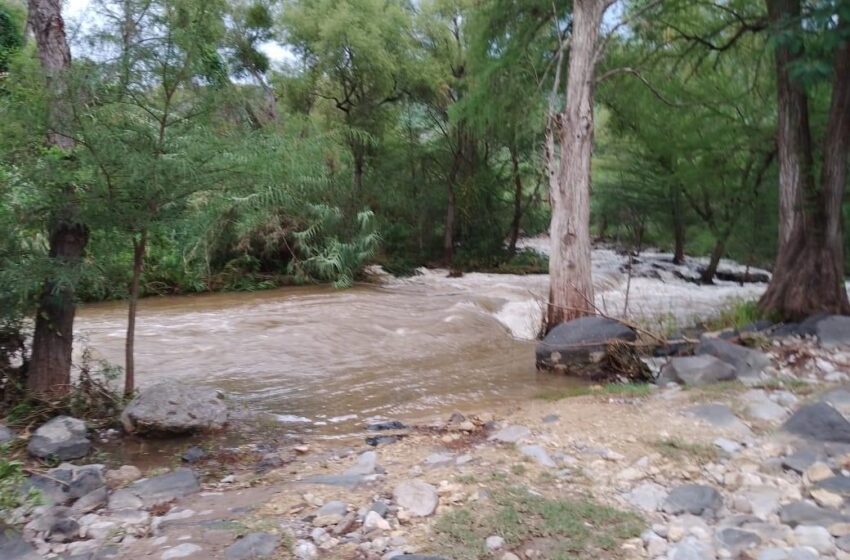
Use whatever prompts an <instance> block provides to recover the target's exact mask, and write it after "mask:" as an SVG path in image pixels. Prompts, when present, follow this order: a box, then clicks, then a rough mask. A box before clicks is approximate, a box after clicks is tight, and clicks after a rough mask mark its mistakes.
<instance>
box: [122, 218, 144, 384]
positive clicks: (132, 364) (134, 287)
mask: <svg viewBox="0 0 850 560" xmlns="http://www.w3.org/2000/svg"><path fill="white" fill-rule="evenodd" d="M147 241H148V231H147V229H143V230H142V232H141V233H140V234H139V237H138V238H137V237H135V236H133V276H132V278H131V279H130V303H129V305H128V311H127V338H126V339H125V343H124V395H125V396H127V397H130V396H132V395H133V391H135V390H136V361H135V347H136V311H137V309H138V307H139V285H140V284H141V278H142V272H143V271H144V267H145V250H146V247H147Z"/></svg>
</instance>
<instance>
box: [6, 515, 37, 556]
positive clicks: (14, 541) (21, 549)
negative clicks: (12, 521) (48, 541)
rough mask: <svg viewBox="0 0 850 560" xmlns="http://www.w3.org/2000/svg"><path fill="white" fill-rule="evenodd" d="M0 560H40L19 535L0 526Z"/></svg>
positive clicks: (33, 549)
mask: <svg viewBox="0 0 850 560" xmlns="http://www.w3.org/2000/svg"><path fill="white" fill-rule="evenodd" d="M0 558H2V559H3V560H42V558H43V557H42V556H41V555H40V554H38V552H36V550H35V548H33V547H32V545H30V544H29V543H28V542H27V541H25V540H24V538H23V537H22V536H21V534H20V533H18V532H17V531H15V530H13V529H12V528H10V527H6V526H4V525H3V524H0Z"/></svg>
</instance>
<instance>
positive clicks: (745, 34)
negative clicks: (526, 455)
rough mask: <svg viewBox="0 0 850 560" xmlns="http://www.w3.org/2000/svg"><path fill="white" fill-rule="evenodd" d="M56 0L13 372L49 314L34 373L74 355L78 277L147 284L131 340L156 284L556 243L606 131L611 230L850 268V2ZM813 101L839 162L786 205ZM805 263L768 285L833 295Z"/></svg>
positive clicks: (816, 127) (602, 227) (453, 261)
mask: <svg viewBox="0 0 850 560" xmlns="http://www.w3.org/2000/svg"><path fill="white" fill-rule="evenodd" d="M51 4H56V3H55V2H54V3H51V2H44V1H39V0H30V1H29V3H28V8H29V20H30V22H31V25H30V28H31V29H32V31H33V33H32V35H33V36H32V37H30V38H27V37H26V36H25V35H26V34H25V29H24V27H25V26H24V22H25V20H26V19H27V6H24V5H23V4H22V3H21V2H19V1H18V0H0V76H2V78H0V123H2V135H0V144H2V152H0V156H2V157H0V370H3V369H4V368H6V366H8V361H9V357H10V356H11V355H14V354H16V353H19V352H23V353H24V354H25V355H27V352H26V351H24V350H23V348H24V343H25V341H26V340H27V336H26V325H27V324H28V322H27V321H26V319H27V318H31V317H33V316H35V318H36V320H35V325H34V331H35V333H34V342H33V352H32V371H33V372H35V374H34V377H35V378H38V377H39V376H40V375H41V373H40V372H43V371H48V370H56V369H63V367H64V366H63V360H65V361H67V360H69V358H68V357H67V356H70V354H69V348H70V340H71V336H70V335H71V333H72V324H73V308H74V302H76V301H94V300H104V299H121V298H126V299H128V300H129V302H130V310H131V311H130V321H129V328H128V339H129V341H132V333H133V323H134V310H135V305H136V301H137V300H138V298H139V297H141V296H145V295H153V294H170V293H189V292H200V291H209V290H251V289H260V288H266V287H271V286H275V285H279V284H281V283H287V282H307V281H321V282H334V283H335V284H336V285H338V286H347V285H350V284H351V283H352V282H354V281H355V280H356V279H357V278H358V276H359V275H360V274H361V273H362V270H363V268H364V266H365V265H366V264H368V263H371V262H377V263H380V264H383V265H384V266H385V267H386V268H387V269H389V270H390V271H393V272H399V273H403V272H408V271H411V270H412V269H413V268H415V267H416V266H420V265H427V264H443V265H447V266H451V267H454V268H460V269H469V268H478V269H491V270H492V269H495V270H507V271H510V270H529V269H531V270H534V269H535V268H538V269H539V268H540V267H541V265H542V264H544V263H540V262H538V261H536V260H535V259H534V258H532V257H530V256H529V255H527V254H522V253H517V251H516V243H517V239H518V237H519V236H520V234H521V233H526V234H535V233H538V232H543V231H546V230H547V228H548V227H549V222H550V213H551V212H550V205H549V202H550V201H551V202H552V205H553V207H555V208H556V209H558V211H557V212H554V218H555V219H554V220H553V221H552V224H553V228H556V227H557V228H561V227H565V228H567V229H565V230H561V229H558V231H567V230H569V227H575V226H576V224H575V222H570V220H569V219H566V218H565V216H566V215H565V214H563V213H564V212H565V211H567V212H570V211H573V210H571V208H573V207H575V208H578V209H580V208H581V207H582V205H584V204H586V203H587V200H586V198H587V197H586V196H585V195H587V194H589V193H590V176H591V172H590V151H589V150H590V146H591V140H593V139H595V142H593V166H592V177H593V185H594V186H593V191H592V196H590V200H589V206H590V211H591V218H590V224H592V231H593V233H594V235H595V236H597V237H600V238H604V239H609V240H614V241H616V242H618V243H620V244H622V245H625V246H628V247H634V248H637V249H639V248H641V247H645V246H648V245H654V246H660V247H662V248H669V249H670V250H671V251H674V253H675V255H676V258H678V259H681V258H682V257H683V255H684V254H685V253H692V254H694V253H696V254H706V255H711V256H712V261H711V262H712V264H711V266H709V267H708V268H707V269H706V271H705V274H704V281H706V282H711V281H712V278H713V275H714V272H715V268H716V264H717V260H718V259H719V258H720V257H721V256H725V255H729V256H731V257H734V258H737V259H739V260H741V261H744V262H746V263H748V264H753V265H761V266H770V265H771V264H772V263H773V262H774V260H775V259H776V258H777V248H778V247H781V248H782V250H781V251H780V252H779V257H780V258H779V260H778V261H777V263H778V264H779V266H780V268H782V267H787V266H788V264H787V263H789V262H791V261H792V260H793V259H795V258H798V259H799V257H800V255H801V254H802V255H808V254H812V255H815V256H816V257H817V258H818V259H820V260H817V261H813V262H814V263H815V264H817V263H819V262H820V263H822V262H832V261H834V260H836V259H837V261H838V265H836V266H832V267H831V270H832V273H831V274H832V276H824V278H825V280H824V284H823V286H821V288H823V287H824V286H826V288H824V289H825V290H826V291H827V292H829V290H832V289H833V285H836V278H840V277H843V266H844V265H845V263H844V255H842V254H841V249H842V246H843V245H844V244H846V233H845V232H844V231H843V230H842V229H841V228H840V227H839V226H838V224H840V217H841V213H842V212H843V213H847V209H848V205H847V204H846V203H845V202H844V198H843V190H844V183H846V169H844V170H843V171H841V162H842V161H843V162H844V163H843V165H844V168H846V153H845V154H844V157H843V160H842V158H841V157H839V156H840V153H839V156H833V155H831V154H833V152H834V150H835V149H837V150H838V151H839V152H841V150H844V151H845V152H846V150H847V145H846V142H845V141H844V138H845V137H848V136H850V133H848V132H847V130H850V124H847V123H845V122H844V120H842V119H844V117H843V116H842V115H843V114H844V113H846V111H845V112H842V110H841V109H842V108H841V103H846V102H848V100H847V99H844V98H843V97H842V95H844V94H843V91H844V89H846V88H843V86H842V84H843V82H842V80H845V79H850V78H848V76H850V74H848V68H850V61H846V60H844V58H850V56H848V55H847V54H846V53H847V52H850V48H848V47H847V41H848V35H850V33H848V22H850V2H848V1H847V0H817V1H812V2H804V3H802V4H801V3H800V2H796V3H795V2H793V1H791V2H790V3H789V2H784V1H779V0H770V1H768V2H766V3H765V4H762V3H761V2H756V1H754V0H732V1H729V2H723V3H712V2H702V1H699V2H690V1H677V0H668V1H647V0H638V1H634V2H619V3H616V9H613V10H609V8H611V6H612V5H614V4H615V2H613V1H608V0H577V1H576V2H573V3H570V2H566V3H561V4H558V5H553V4H551V3H547V2H541V1H539V0H521V1H519V2H508V1H505V0H425V1H422V2H410V3H409V2H405V1H402V0H381V1H378V0H282V1H276V0H229V1H225V0H96V1H94V2H93V3H92V5H91V6H90V8H89V15H88V18H87V19H88V20H89V23H90V24H89V25H87V26H85V27H84V28H83V30H82V31H80V32H79V33H78V34H76V35H75V36H74V37H73V38H72V39H70V42H71V46H72V47H73V50H74V53H75V56H74V58H73V59H72V58H71V56H70V51H69V49H68V43H67V41H68V40H69V39H68V38H67V37H66V34H65V31H64V28H63V25H62V20H61V14H56V13H53V12H51V11H50V8H51V6H50V5H51ZM57 18H58V19H57ZM57 22H58V23H57ZM270 43H276V44H277V45H278V46H280V47H282V48H283V51H284V52H285V53H286V56H285V57H284V59H283V60H277V61H271V60H270V59H269V57H268V55H267V54H265V51H264V47H265V46H267V45H268V44H270ZM63 45H64V46H63ZM774 53H776V54H775V56H774ZM777 91H779V95H777ZM783 92H791V93H790V94H788V95H785V94H783ZM594 94H595V99H594ZM791 94H793V95H791ZM789 100H790V101H793V102H795V103H797V105H794V106H793V107H797V109H799V110H796V111H794V110H791V109H789V107H791V108H793V107H792V105H790V104H789ZM836 104H838V105H837V106H836ZM800 107H802V108H803V109H805V112H804V114H805V116H804V117H803V116H800V115H802V114H803V113H802V112H801V111H803V109H800ZM594 110H595V111H596V117H597V118H596V121H595V123H594V122H593V113H594ZM795 115H797V117H796V118H798V119H803V120H804V121H805V122H803V120H801V121H800V122H797V123H796V125H799V126H796V128H794V130H796V131H797V132H800V131H805V134H803V136H806V135H807V137H808V146H807V147H805V146H804V147H805V148H806V149H802V148H801V149H799V150H796V152H795V153H796V154H797V155H798V156H799V157H801V158H803V160H804V163H805V165H804V166H803V167H804V168H805V169H807V170H808V173H809V175H811V177H814V176H815V175H816V174H817V173H820V174H821V175H822V176H823V177H822V179H819V180H818V181H815V180H814V179H812V180H811V181H809V182H806V183H805V184H802V183H801V184H802V186H801V187H800V188H799V189H797V191H794V192H796V193H798V194H797V195H795V196H799V197H801V200H802V199H803V198H805V201H806V203H805V205H802V204H801V205H799V206H805V208H797V209H796V210H794V212H797V213H798V214H800V216H803V215H804V214H805V216H808V217H805V218H803V217H800V219H799V220H798V223H800V224H804V225H805V224H810V225H808V226H805V227H803V226H800V227H798V228H796V229H794V228H790V229H788V228H786V227H785V226H783V225H782V224H786V225H787V224H791V223H792V222H793V220H792V219H791V217H789V216H791V214H789V212H791V213H793V212H792V211H791V210H788V208H789V207H788V205H787V204H785V205H783V203H781V202H782V201H783V200H786V198H787V197H786V198H783V196H785V195H782V196H780V190H779V189H777V184H781V185H784V186H783V189H785V188H786V187H785V186H787V185H790V184H791V183H792V182H793V181H791V180H790V179H789V175H788V174H787V169H789V167H788V165H790V164H789V163H788V162H789V161H790V160H789V159H788V157H789V156H788V154H789V153H790V152H788V151H787V150H786V149H785V148H787V147H788V146H789V145H790V144H789V143H788V142H789V138H790V139H791V140H793V138H796V136H794V135H793V134H791V135H789V133H787V132H786V133H785V134H784V135H783V130H785V131H787V130H792V128H793V127H792V128H788V126H787V125H788V123H789V122H790V121H789V120H788V119H789V118H791V117H794V116H795ZM836 115H838V117H839V118H837V119H836V118H834V117H835V116H836ZM847 118H848V122H850V117H847ZM836 121H837V122H836ZM594 124H595V126H594ZM777 127H780V129H779V134H777ZM783 127H784V128H783ZM845 129H846V130H845ZM801 134H802V133H801ZM812 138H814V140H812ZM821 138H825V140H824V142H823V143H822V142H821V141H820V139H821ZM777 139H778V140H777ZM842 142H844V143H843V144H842ZM798 147H799V146H798ZM836 165H837V167H836ZM783 166H784V167H783ZM798 167H799V166H798ZM783 169H784V170H785V175H784V176H783ZM835 169H838V170H839V171H835ZM836 173H838V175H836ZM841 173H843V175H841ZM585 176H586V178H587V180H586V181H585V180H584V177H585ZM783 177H784V179H783ZM836 177H837V178H836ZM789 181H790V182H789ZM835 184H838V185H839V186H840V189H838V188H837V187H834V186H829V185H835ZM819 185H820V186H819ZM573 187H575V188H573ZM788 188H791V187H788ZM794 188H796V187H794ZM838 191H840V192H838ZM782 192H790V191H788V190H787V189H786V190H785V191H782ZM799 192H805V193H808V194H803V195H800V194H799ZM836 193H837V194H836ZM575 196H577V197H578V198H571V197H575ZM792 206H793V205H792ZM565 208H566V210H565ZM819 209H820V210H819ZM780 210H781V211H780ZM833 210H834V212H833ZM575 211H578V210H575ZM795 215H796V214H795ZM836 216H837V217H836ZM780 217H782V221H781V220H780ZM821 217H823V220H821V221H822V222H823V223H824V224H826V225H824V226H818V225H816V224H818V223H820V222H818V220H820V219H821ZM582 221H587V220H586V219H585V218H582V217H581V215H579V220H578V222H579V223H580V224H581V222H582ZM570 224H572V225H570ZM811 224H815V225H814V226H812V225H811ZM792 230H793V231H792ZM553 231H554V229H553ZM786 234H787V235H786ZM582 235H584V234H581V233H580V235H579V236H578V237H581V236H582ZM836 235H837V236H838V237H837V239H838V240H839V243H838V246H837V247H836V246H835V239H836ZM822 237H823V238H828V239H829V241H828V242H824V243H820V242H819V241H817V240H818V239H820V238H822ZM812 239H814V240H815V241H812V242H811V243H814V245H812V244H811V243H810V244H808V245H807V243H809V241H806V240H812ZM778 241H782V243H778ZM818 243H820V244H818ZM586 250H587V248H586V247H584V246H582V247H578V248H577V249H576V252H574V253H571V254H570V255H567V258H566V260H564V259H563V258H562V256H561V255H558V256H557V258H555V257H553V259H554V260H553V264H552V267H553V269H552V270H553V272H555V273H559V272H560V271H562V270H571V269H572V266H573V265H574V264H575V263H574V262H573V261H572V260H571V259H575V258H576V255H578V257H579V259H580V260H581V256H582V255H583V254H584V253H583V252H582V251H586ZM795 255H796V257H795ZM836 255H838V256H837V257H836ZM812 258H815V257H812ZM564 263H568V264H564ZM783 263H786V264H783ZM544 266H545V265H544ZM812 266H814V265H812ZM836 267H837V268H836ZM839 269H840V270H839ZM800 270H801V271H802V272H800V274H810V273H811V266H807V267H800ZM807 271H808V272H807ZM580 276H581V275H580V274H579V275H577V276H575V277H572V278H567V279H564V278H562V277H561V275H560V274H553V294H556V293H559V291H563V289H562V288H563V286H562V287H561V288H557V287H556V285H557V284H558V282H561V283H563V282H564V281H568V282H569V283H570V284H571V285H573V286H575V283H576V282H577V280H576V278H578V277H580ZM786 284H787V283H786ZM794 285H810V283H809V281H808V280H806V279H805V278H802V277H801V278H798V279H797V280H795V283H794ZM827 285H828V286H827ZM789 289H790V288H787V285H786V288H783V287H782V285H780V283H779V282H777V283H776V286H775V287H774V286H772V287H771V294H772V295H771V298H772V299H770V298H769V301H768V302H769V303H770V305H771V306H772V307H773V308H775V309H778V310H780V311H787V314H788V315H789V316H792V315H795V314H798V311H799V310H800V309H803V308H806V309H815V308H818V306H819V305H821V304H820V303H818V302H806V305H801V306H797V307H794V306H789V305H787V300H788V299H789V298H792V299H793V298H796V299H797V300H800V299H801V297H800V296H799V295H793V297H792V296H789V295H788V290H789ZM841 290H843V286H842V287H841ZM815 291H816V292H818V293H822V292H823V290H822V289H820V288H818V289H816V290H815ZM587 293H591V295H592V290H591V291H589V292H587ZM581 297H582V298H584V299H585V300H586V299H587V298H586V296H585V294H584V293H582V294H581ZM835 297H838V296H835ZM591 299H592V298H591ZM839 299H840V298H839ZM559 301H560V300H559ZM836 305H837V306H838V307H837V308H839V309H843V308H842V305H843V306H845V307H846V305H847V304H846V294H845V295H844V296H843V302H840V301H839V303H837V304H836ZM806 306H808V307H806ZM551 307H552V308H551V309H550V322H552V321H557V320H562V319H563V318H565V317H566V316H567V315H565V314H564V313H565V311H564V309H561V311H560V314H558V313H554V314H553V312H552V309H554V308H555V307H557V305H556V304H552V306H551ZM36 310H39V311H38V312H37V313H36ZM578 311H582V310H578ZM50 340H52V343H50V342H48V341H50ZM51 344H53V345H54V346H55V348H59V347H64V350H61V351H58V352H52V351H50V352H48V351H41V350H40V348H48V347H51ZM63 356H65V357H63ZM66 358H67V359H66ZM126 367H127V369H128V374H131V373H132V344H129V345H128V352H127V363H126ZM129 381H130V383H129V384H128V386H129V388H130V389H132V377H131V378H130V380H129ZM36 385H37V383H36Z"/></svg>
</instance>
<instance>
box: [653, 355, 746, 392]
mask: <svg viewBox="0 0 850 560" xmlns="http://www.w3.org/2000/svg"><path fill="white" fill-rule="evenodd" d="M661 377H662V378H664V379H669V380H671V381H676V382H678V383H682V384H684V385H687V386H689V387H698V386H701V385H709V384H711V383H718V382H720V381H732V380H733V379H735V378H736V374H735V368H734V367H732V366H731V365H729V364H727V363H726V362H724V361H722V360H719V359H717V358H715V357H714V356H709V355H707V354H703V355H701V356H684V357H681V358H671V359H670V361H669V362H668V363H667V364H666V365H665V366H664V367H663V368H661Z"/></svg>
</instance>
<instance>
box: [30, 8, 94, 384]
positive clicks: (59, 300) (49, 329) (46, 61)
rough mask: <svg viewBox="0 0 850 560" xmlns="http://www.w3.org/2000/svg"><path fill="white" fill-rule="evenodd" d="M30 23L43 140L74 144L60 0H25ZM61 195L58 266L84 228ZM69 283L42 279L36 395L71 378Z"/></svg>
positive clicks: (56, 225) (76, 255)
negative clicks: (44, 100) (43, 91)
mask: <svg viewBox="0 0 850 560" xmlns="http://www.w3.org/2000/svg"><path fill="white" fill-rule="evenodd" d="M27 7H28V17H29V25H30V27H31V29H32V31H33V34H34V35H35V40H36V47H37V49H38V57H39V61H40V63H41V68H42V70H43V71H44V74H45V78H46V81H47V91H48V94H49V98H48V132H47V138H46V140H45V143H46V144H47V145H48V146H50V147H54V148H58V149H60V150H63V151H70V150H72V149H73V148H74V141H73V139H72V138H71V137H70V135H69V131H70V126H69V123H70V121H71V110H70V108H69V107H68V103H69V91H68V77H67V73H68V71H69V69H70V67H71V51H70V49H69V48H68V42H67V40H66V37H65V23H64V21H63V19H62V2H61V0H29V2H28V6H27ZM65 200H66V202H65V203H64V204H63V206H62V207H61V208H58V209H57V210H56V211H55V212H54V213H53V216H52V217H51V223H50V226H49V229H50V237H49V240H50V250H49V254H50V257H51V259H52V260H53V262H54V263H55V264H56V265H57V266H69V267H74V266H76V265H77V264H78V263H79V261H80V259H81V257H82V254H83V251H84V250H85V247H86V244H87V243H88V229H87V228H86V227H85V225H84V224H82V223H81V222H80V221H79V218H78V214H79V211H78V208H77V204H76V201H75V192H74V188H73V186H71V185H68V186H67V187H65ZM75 313H76V303H75V301H74V288H73V286H71V285H69V284H67V283H62V284H60V283H59V282H58V281H57V280H55V279H53V278H48V279H47V280H46V281H45V283H44V288H43V290H42V295H41V299H40V301H39V306H38V310H37V312H36V319H35V331H34V333H33V342H32V358H31V360H30V365H29V371H28V373H27V389H28V390H29V392H30V393H32V394H36V395H61V394H65V393H67V391H68V389H69V387H70V382H71V356H72V349H73V348H72V346H73V337H74V315H75Z"/></svg>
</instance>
